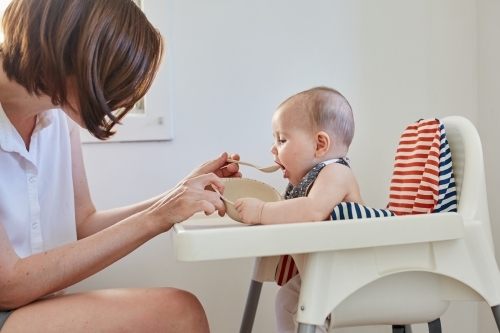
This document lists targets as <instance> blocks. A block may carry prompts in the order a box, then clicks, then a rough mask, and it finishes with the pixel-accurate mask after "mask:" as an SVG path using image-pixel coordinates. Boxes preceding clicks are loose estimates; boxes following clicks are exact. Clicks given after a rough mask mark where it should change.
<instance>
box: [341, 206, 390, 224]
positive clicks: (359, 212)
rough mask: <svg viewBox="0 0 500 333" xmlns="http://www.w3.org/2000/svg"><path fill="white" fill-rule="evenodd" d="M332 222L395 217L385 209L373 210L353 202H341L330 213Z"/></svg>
mask: <svg viewBox="0 0 500 333" xmlns="http://www.w3.org/2000/svg"><path fill="white" fill-rule="evenodd" d="M331 216H332V220H352V219H364V218H372V217H383V216H396V215H395V214H394V213H393V212H391V211H390V210H387V209H375V208H370V207H366V206H363V205H360V204H357V203H355V202H341V203H340V204H338V205H337V206H336V207H335V208H334V209H333V211H332V215H331Z"/></svg>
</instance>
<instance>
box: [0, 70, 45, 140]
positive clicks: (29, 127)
mask: <svg viewBox="0 0 500 333" xmlns="http://www.w3.org/2000/svg"><path fill="white" fill-rule="evenodd" d="M0 63H1V62H0ZM0 103H1V104H2V108H3V110H4V112H5V114H6V115H7V117H8V118H9V120H10V122H11V123H12V125H13V126H14V128H15V129H16V130H17V132H18V133H19V135H20V136H21V138H22V139H23V141H24V143H25V145H26V149H29V145H30V140H31V135H32V134H33V131H34V130H35V125H36V118H37V116H38V115H39V114H40V113H42V112H43V111H46V110H49V109H51V108H53V107H54V106H53V105H52V103H51V101H50V98H49V97H47V96H42V97H38V96H36V95H35V94H29V93H28V91H27V90H26V89H25V88H24V87H23V86H21V85H20V84H18V83H17V82H15V81H11V80H9V78H8V77H7V75H6V74H5V72H4V71H3V70H1V69H0Z"/></svg>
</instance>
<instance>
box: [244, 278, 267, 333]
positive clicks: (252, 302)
mask: <svg viewBox="0 0 500 333" xmlns="http://www.w3.org/2000/svg"><path fill="white" fill-rule="evenodd" d="M261 290H262V282H258V281H254V280H252V281H251V282H250V289H249V290H248V297H247V303H246V305H245V312H244V313H243V319H242V320H241V327H240V333H252V328H253V322H254V320H255V313H256V312H257V305H259V298H260V292H261Z"/></svg>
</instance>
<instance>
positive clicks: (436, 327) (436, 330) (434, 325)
mask: <svg viewBox="0 0 500 333" xmlns="http://www.w3.org/2000/svg"><path fill="white" fill-rule="evenodd" d="M442 332H443V331H442V330H441V320H440V319H439V318H438V319H436V320H434V321H431V322H430V323H429V333H442Z"/></svg>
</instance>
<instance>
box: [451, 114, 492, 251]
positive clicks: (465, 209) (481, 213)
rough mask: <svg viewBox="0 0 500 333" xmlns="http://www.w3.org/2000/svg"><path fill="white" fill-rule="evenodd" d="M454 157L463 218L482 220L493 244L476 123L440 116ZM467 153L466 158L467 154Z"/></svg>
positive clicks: (459, 208) (481, 152)
mask: <svg viewBox="0 0 500 333" xmlns="http://www.w3.org/2000/svg"><path fill="white" fill-rule="evenodd" d="M441 121H442V123H443V124H444V126H445V128H446V134H447V137H448V142H449V145H450V150H451V155H452V158H453V173H454V175H455V183H456V187H457V197H458V212H459V213H460V215H462V216H463V218H464V222H465V223H467V221H481V223H482V224H483V227H484V230H485V231H486V233H487V235H488V239H489V242H490V245H491V247H492V248H493V237H492V234H491V226H490V219H489V213H488V202H487V195H486V181H485V175H484V163H483V151H482V148H481V140H480V138H479V134H478V133H477V130H476V128H475V127H474V125H473V124H472V123H471V122H470V121H469V120H467V119H466V118H463V117H459V116H451V117H446V118H443V119H441ZM466 157H467V158H466Z"/></svg>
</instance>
